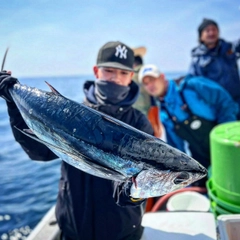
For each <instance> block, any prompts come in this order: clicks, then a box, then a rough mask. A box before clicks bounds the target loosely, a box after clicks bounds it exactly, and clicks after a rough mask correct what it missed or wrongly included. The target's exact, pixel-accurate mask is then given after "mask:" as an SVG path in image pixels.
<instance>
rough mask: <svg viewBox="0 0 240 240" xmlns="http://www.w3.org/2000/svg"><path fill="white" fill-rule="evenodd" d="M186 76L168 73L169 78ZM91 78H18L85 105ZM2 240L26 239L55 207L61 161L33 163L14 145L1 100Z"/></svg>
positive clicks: (0, 198) (0, 222)
mask: <svg viewBox="0 0 240 240" xmlns="http://www.w3.org/2000/svg"><path fill="white" fill-rule="evenodd" d="M182 75H183V73H168V74H166V77H167V78H174V77H180V76H182ZM86 79H88V80H90V79H94V77H93V76H92V75H89V76H69V77H38V78H36V77H35V78H19V81H20V82H21V83H22V84H26V85H28V86H31V87H37V88H39V89H42V90H46V91H50V90H49V88H48V86H47V85H46V83H45V81H47V82H48V83H50V84H51V85H52V86H54V87H55V88H56V89H57V90H58V91H59V92H60V93H61V94H63V95H64V96H66V97H68V98H70V99H72V100H75V101H77V102H82V101H83V98H84V94H83V83H84V81H85V80H86ZM0 146H1V150H0V240H8V239H9V240H17V239H26V237H27V236H28V235H29V233H30V232H31V230H32V229H33V228H34V227H35V226H36V225H37V223H38V222H39V221H40V220H41V218H42V217H43V216H44V215H45V213H46V212H47V211H48V210H49V209H50V208H51V207H52V206H53V205H54V204H55V202H56V198H57V192H58V181H59V178H60V163H61V160H60V159H58V160H54V161H50V162H40V161H32V160H30V159H29V158H28V156H27V154H26V153H25V152H24V151H23V150H22V148H21V147H20V145H19V144H18V143H16V142H15V140H14V138H13V135H12V131H11V128H10V126H9V119H8V114H7V108H6V104H5V101H4V100H2V99H0Z"/></svg>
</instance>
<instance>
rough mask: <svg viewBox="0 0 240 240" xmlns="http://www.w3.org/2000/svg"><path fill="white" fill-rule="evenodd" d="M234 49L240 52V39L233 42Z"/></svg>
mask: <svg viewBox="0 0 240 240" xmlns="http://www.w3.org/2000/svg"><path fill="white" fill-rule="evenodd" d="M232 47H233V51H234V52H236V53H240V39H238V40H237V41H235V42H233V43H232ZM237 56H238V57H237V58H240V54H238V55H237Z"/></svg>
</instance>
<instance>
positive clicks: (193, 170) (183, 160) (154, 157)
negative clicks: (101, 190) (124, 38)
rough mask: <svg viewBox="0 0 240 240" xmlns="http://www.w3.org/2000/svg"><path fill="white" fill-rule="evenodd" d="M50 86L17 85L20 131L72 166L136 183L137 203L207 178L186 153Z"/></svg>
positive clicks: (14, 94) (133, 192)
mask: <svg viewBox="0 0 240 240" xmlns="http://www.w3.org/2000/svg"><path fill="white" fill-rule="evenodd" d="M48 85H49V84H48ZM49 86H50V88H51V90H52V91H51V92H46V91H42V90H40V89H37V88H32V87H28V86H25V85H22V84H20V83H16V84H14V85H13V86H11V87H10V88H9V92H10V94H11V96H12V97H13V100H14V102H15V103H16V105H17V107H18V109H19V111H20V113H21V115H22V117H23V119H24V120H25V122H26V124H27V125H28V127H29V129H30V130H20V131H22V132H23V133H24V134H26V135H28V136H29V137H31V138H34V139H35V140H37V141H39V142H41V143H43V144H45V145H46V146H47V147H49V148H50V149H51V150H52V151H53V152H54V153H55V154H56V155H57V156H58V157H59V158H61V159H62V160H64V161H66V162H67V163H69V164H71V165H72V166H74V167H76V168H78V169H80V170H82V171H84V172H86V173H89V174H92V175H94V176H98V177H101V178H105V179H109V180H113V181H119V182H126V181H132V179H134V181H133V182H134V184H132V187H131V196H132V197H133V198H148V197H154V196H161V195H164V194H166V193H168V192H172V191H174V190H177V189H180V188H183V187H186V186H187V185H189V184H191V183H193V182H194V181H197V180H199V179H201V178H203V177H204V176H206V174H207V170H206V169H205V168H204V167H203V166H202V165H200V164H199V163H198V162H197V161H196V160H194V159H193V158H191V157H189V156H188V155H186V154H185V153H183V152H181V151H179V150H177V149H175V148H173V147H171V146H169V145H168V144H166V143H165V142H163V141H161V140H160V139H158V138H156V137H154V136H151V135H149V134H146V133H144V132H142V131H139V130H137V129H135V128H134V127H131V126H129V125H127V124H125V123H123V122H121V121H119V120H117V119H115V118H112V117H110V116H108V115H106V114H103V113H101V112H98V111H96V110H94V109H92V108H90V107H87V106H85V105H84V104H81V103H77V102H75V101H72V100H70V99H68V98H66V97H64V96H62V95H61V94H60V93H59V92H58V91H57V90H55V89H54V88H53V87H52V86H51V85H49ZM32 133H33V134H32Z"/></svg>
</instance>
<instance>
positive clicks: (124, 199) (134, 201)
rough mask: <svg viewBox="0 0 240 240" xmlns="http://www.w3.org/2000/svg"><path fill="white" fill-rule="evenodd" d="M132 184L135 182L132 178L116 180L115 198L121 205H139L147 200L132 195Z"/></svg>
mask: <svg viewBox="0 0 240 240" xmlns="http://www.w3.org/2000/svg"><path fill="white" fill-rule="evenodd" d="M132 184H134V183H133V182H132V181H131V180H129V181H126V182H124V183H119V182H114V193H113V198H114V199H115V202H116V203H117V204H118V205H119V206H122V207H125V206H138V205H140V204H141V203H143V202H144V201H145V200H146V199H143V198H132V197H131V196H130V193H131V186H132Z"/></svg>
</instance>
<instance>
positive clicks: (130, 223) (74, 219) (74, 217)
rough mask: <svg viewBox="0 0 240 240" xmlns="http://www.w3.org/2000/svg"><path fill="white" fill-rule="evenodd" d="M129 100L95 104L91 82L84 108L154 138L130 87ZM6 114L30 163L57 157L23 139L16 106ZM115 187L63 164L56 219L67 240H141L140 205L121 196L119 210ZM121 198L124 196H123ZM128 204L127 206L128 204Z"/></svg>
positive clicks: (11, 104)
mask: <svg viewBox="0 0 240 240" xmlns="http://www.w3.org/2000/svg"><path fill="white" fill-rule="evenodd" d="M130 87H131V89H130V93H129V96H128V98H127V99H128V100H127V101H125V102H123V103H122V105H121V106H111V105H101V104H98V103H97V101H96V98H95V96H94V82H89V81H88V82H86V83H85V85H84V92H85V95H86V100H85V104H86V105H88V106H90V107H93V108H94V109H97V110H99V111H101V112H104V113H106V114H109V115H111V116H113V117H115V118H117V119H119V120H121V121H123V122H125V123H128V124H129V125H131V126H133V127H135V128H138V129H139V130H142V131H144V132H146V133H149V134H153V130H152V128H151V125H150V123H149V122H148V120H147V119H146V117H145V116H144V115H143V114H142V113H140V112H139V111H138V110H135V109H133V108H132V107H131V105H132V104H133V103H134V101H136V98H137V94H138V87H137V86H136V84H135V83H132V84H131V85H130ZM8 113H9V116H10V123H11V127H12V131H13V134H14V136H15V139H16V141H17V142H19V143H20V144H21V146H22V148H23V149H24V150H25V151H26V153H27V154H28V156H29V157H30V158H31V159H33V160H42V161H49V160H53V159H56V158H57V156H56V155H55V154H54V153H52V152H51V151H50V150H49V149H48V148H47V147H46V146H44V145H42V144H41V143H39V142H37V141H35V140H33V139H31V138H29V137H27V136H25V135H24V134H22V133H21V132H19V131H18V130H16V128H15V127H14V126H17V127H18V128H20V129H24V128H27V126H26V124H25V122H24V120H23V119H22V117H21V115H20V113H19V111H18V109H17V108H16V105H15V104H14V103H8ZM113 193H114V184H113V182H112V181H110V180H106V179H102V178H99V177H95V176H93V175H90V174H87V173H85V172H82V171H80V170H79V169H77V168H75V167H73V166H71V165H69V164H68V163H66V162H64V161H62V165H61V178H60V182H59V193H58V199H57V205H56V217H57V221H58V224H59V227H60V228H61V230H62V231H63V234H64V236H65V238H66V239H67V240H69V239H71V240H80V239H81V240H82V239H84V240H105V239H114V240H118V239H119V240H120V239H124V240H125V239H136V240H137V239H140V237H141V234H142V230H143V229H142V227H141V219H142V214H143V211H142V210H143V209H142V205H140V203H137V202H136V203H130V201H129V199H130V198H129V197H128V196H123V202H122V203H121V205H124V204H125V206H124V207H121V206H119V205H117V204H116V202H115V199H114V198H113ZM122 194H123V195H124V193H123V192H122ZM128 203H129V204H128Z"/></svg>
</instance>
